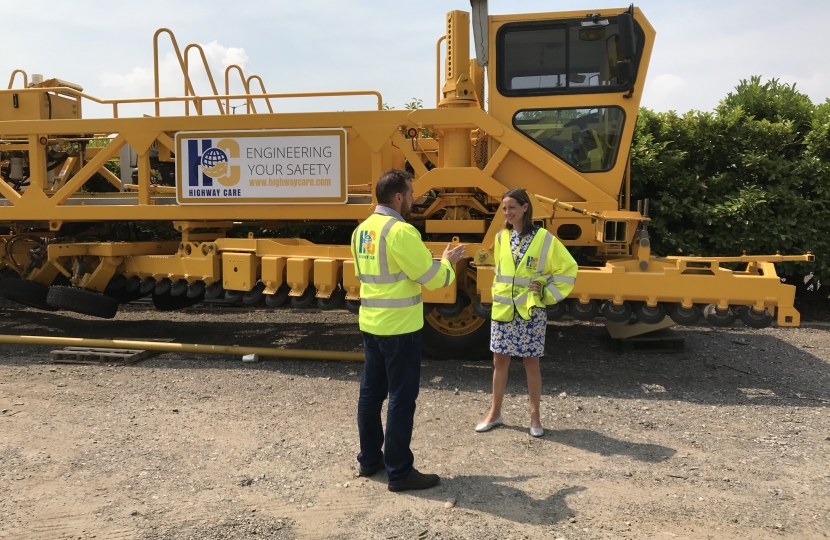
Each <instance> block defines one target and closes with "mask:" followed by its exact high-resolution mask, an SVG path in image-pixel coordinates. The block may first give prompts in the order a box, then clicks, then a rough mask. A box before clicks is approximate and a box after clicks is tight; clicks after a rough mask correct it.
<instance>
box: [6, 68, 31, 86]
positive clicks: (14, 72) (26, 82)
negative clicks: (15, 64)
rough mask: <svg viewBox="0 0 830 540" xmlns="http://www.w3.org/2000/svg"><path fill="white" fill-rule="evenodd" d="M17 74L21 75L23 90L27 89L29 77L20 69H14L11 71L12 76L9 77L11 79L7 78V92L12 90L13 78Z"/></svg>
mask: <svg viewBox="0 0 830 540" xmlns="http://www.w3.org/2000/svg"><path fill="white" fill-rule="evenodd" d="M18 73H21V74H22V75H23V88H28V87H29V76H28V75H26V72H25V71H23V70H22V69H16V70H14V71H12V76H11V78H9V90H11V89H12V85H14V76H15V75H17V74H18Z"/></svg>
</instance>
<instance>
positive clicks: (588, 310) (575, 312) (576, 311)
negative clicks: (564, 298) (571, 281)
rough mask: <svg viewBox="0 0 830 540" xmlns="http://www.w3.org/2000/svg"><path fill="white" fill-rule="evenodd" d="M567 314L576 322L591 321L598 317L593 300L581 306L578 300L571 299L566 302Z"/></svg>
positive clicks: (597, 309)
mask: <svg viewBox="0 0 830 540" xmlns="http://www.w3.org/2000/svg"><path fill="white" fill-rule="evenodd" d="M568 313H570V314H571V317H573V318H574V319H576V320H578V321H591V320H594V319H595V318H597V317H598V316H599V306H598V305H597V303H596V301H595V300H588V303H587V304H583V303H581V302H580V301H579V299H578V298H572V299H570V300H569V301H568Z"/></svg>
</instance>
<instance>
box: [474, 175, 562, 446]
mask: <svg viewBox="0 0 830 540" xmlns="http://www.w3.org/2000/svg"><path fill="white" fill-rule="evenodd" d="M502 208H503V210H504V219H505V222H506V223H505V224H504V229H503V230H502V231H500V232H499V233H498V234H497V235H496V240H495V244H494V246H493V256H494V257H495V259H496V276H495V279H494V280H493V314H492V318H493V322H492V327H491V328H492V330H491V333H490V350H492V351H493V365H494V367H495V370H494V372H493V401H492V404H491V406H490V412H489V413H488V414H487V417H486V418H485V419H484V421H483V422H482V423H481V424H479V425H477V426H476V431H478V432H484V431H490V430H491V429H493V428H494V427H496V426H500V425H502V424H503V423H504V422H503V421H502V417H501V405H502V401H503V400H504V390H505V387H506V386H507V372H508V368H509V367H510V358H511V357H513V356H517V357H521V358H523V359H524V365H525V373H526V374H527V392H528V395H529V396H530V434H531V435H532V436H534V437H541V436H542V435H543V434H544V432H545V430H544V429H543V428H542V419H541V416H540V412H539V402H540V400H541V396H542V372H541V369H540V368H539V358H540V357H541V356H542V355H544V353H545V330H546V329H547V322H548V318H547V311H546V309H545V306H546V305H550V304H555V303H557V302H562V301H564V299H565V298H566V297H567V296H568V294H569V293H570V292H571V290H572V289H573V286H574V282H575V280H576V271H577V264H576V261H574V259H573V257H571V254H570V253H568V250H567V249H565V246H563V245H562V243H560V242H559V240H557V239H556V238H554V236H553V235H552V234H551V233H549V232H548V231H547V230H546V229H541V228H539V227H537V226H535V225H534V224H533V207H532V206H531V204H530V198H529V197H528V195H527V192H526V191H525V190H524V189H511V190H510V191H508V192H507V193H505V194H504V196H503V197H502Z"/></svg>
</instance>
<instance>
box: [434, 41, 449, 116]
mask: <svg viewBox="0 0 830 540" xmlns="http://www.w3.org/2000/svg"><path fill="white" fill-rule="evenodd" d="M445 39H447V35H446V34H444V35H443V36H441V37H439V38H438V43H436V44H435V106H436V107H438V104H439V103H441V42H442V41H444V40H445Z"/></svg>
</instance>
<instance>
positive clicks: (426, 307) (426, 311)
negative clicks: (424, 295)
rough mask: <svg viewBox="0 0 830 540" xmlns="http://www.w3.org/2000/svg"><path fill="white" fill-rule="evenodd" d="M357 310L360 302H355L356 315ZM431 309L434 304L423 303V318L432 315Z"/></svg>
mask: <svg viewBox="0 0 830 540" xmlns="http://www.w3.org/2000/svg"><path fill="white" fill-rule="evenodd" d="M355 301H356V302H357V300H355ZM359 308H360V302H357V308H356V309H355V310H354V312H353V313H357V309H359ZM346 309H349V308H346ZM433 309H435V304H432V303H430V302H424V317H426V316H427V315H429V314H430V313H432V310H433ZM349 311H351V310H349Z"/></svg>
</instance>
